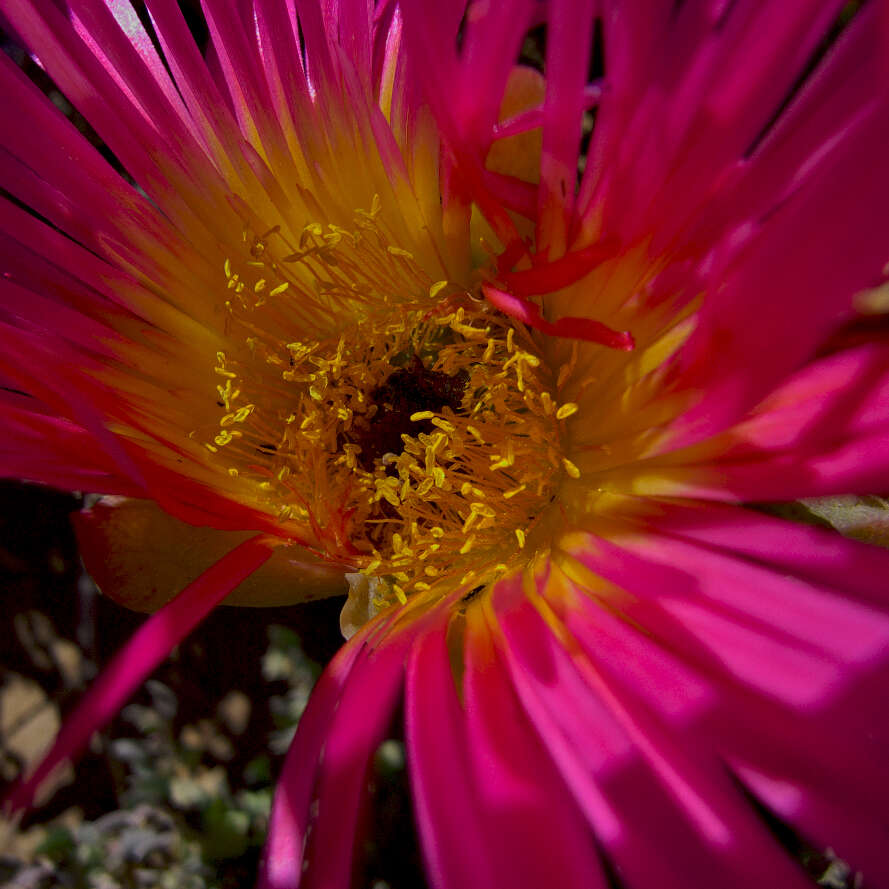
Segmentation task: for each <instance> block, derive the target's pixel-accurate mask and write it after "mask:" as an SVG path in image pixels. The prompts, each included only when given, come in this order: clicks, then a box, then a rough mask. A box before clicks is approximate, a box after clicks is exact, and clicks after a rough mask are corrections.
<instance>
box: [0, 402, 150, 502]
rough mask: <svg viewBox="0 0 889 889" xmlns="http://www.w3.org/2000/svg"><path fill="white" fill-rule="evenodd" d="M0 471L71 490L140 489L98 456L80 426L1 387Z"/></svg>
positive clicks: (111, 491)
mask: <svg viewBox="0 0 889 889" xmlns="http://www.w3.org/2000/svg"><path fill="white" fill-rule="evenodd" d="M0 421H2V424H3V440H2V442H0V476H3V477H6V478H21V479H28V480H31V481H41V482H44V483H45V484H50V485H53V486H54V487H57V488H66V489H68V490H72V491H104V492H106V493H109V494H126V495H128V496H131V497H138V496H139V495H140V494H141V493H143V492H142V491H141V489H140V488H139V487H138V486H137V485H135V484H134V483H133V482H132V481H130V480H129V479H127V478H125V477H123V476H121V475H119V474H118V473H117V472H116V470H115V467H114V465H113V463H112V461H111V460H103V459H102V452H101V451H100V450H99V449H98V448H97V447H96V442H95V439H94V438H93V437H92V436H91V435H90V434H89V433H88V432H87V431H86V430H85V429H83V428H81V427H80V426H77V425H76V424H74V423H72V422H70V421H69V420H66V419H63V418H61V417H56V416H53V415H52V414H50V413H48V412H46V411H45V410H42V409H41V407H40V405H39V403H38V402H36V401H35V400H34V399H33V398H28V397H26V396H23V395H16V394H14V393H11V392H4V391H2V390H0Z"/></svg>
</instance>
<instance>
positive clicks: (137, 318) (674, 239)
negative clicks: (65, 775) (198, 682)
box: [0, 0, 889, 889]
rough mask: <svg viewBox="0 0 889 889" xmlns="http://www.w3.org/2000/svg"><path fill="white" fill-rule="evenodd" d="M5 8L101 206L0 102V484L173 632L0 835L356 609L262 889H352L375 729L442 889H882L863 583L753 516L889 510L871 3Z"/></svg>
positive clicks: (84, 720)
mask: <svg viewBox="0 0 889 889" xmlns="http://www.w3.org/2000/svg"><path fill="white" fill-rule="evenodd" d="M2 9H3V13H4V16H5V18H6V19H7V21H8V24H9V27H10V28H11V29H12V33H13V34H14V35H16V38H17V39H18V40H20V41H21V43H22V45H23V46H26V47H27V49H28V51H29V52H30V53H32V54H33V58H34V59H35V60H36V61H37V63H38V64H39V65H40V66H41V67H42V68H43V69H44V70H45V72H46V73H47V74H48V75H49V77H50V78H52V79H53V81H54V82H55V83H56V84H57V85H58V87H59V89H60V90H61V92H62V93H63V94H64V95H65V96H66V97H67V99H68V100H70V102H71V103H72V104H73V105H74V106H75V107H77V108H78V109H79V111H80V112H81V113H82V114H83V115H84V116H85V118H86V120H87V121H88V122H89V124H90V125H91V126H92V128H93V129H94V130H95V133H96V134H98V137H99V139H100V140H101V142H102V143H103V145H104V146H107V149H108V151H110V153H111V154H112V155H113V158H114V165H112V164H110V163H109V161H108V160H106V159H105V158H104V157H103V156H102V154H100V152H99V151H97V150H96V149H95V148H93V147H92V145H91V144H90V142H88V141H87V140H86V139H85V138H84V137H83V136H82V135H81V134H80V133H78V132H77V131H76V130H75V128H74V127H73V126H72V125H71V124H70V123H69V122H68V120H66V118H65V117H64V116H63V115H62V114H61V113H60V112H59V111H58V110H57V109H56V108H55V107H54V106H53V105H52V103H50V102H49V101H48V100H47V99H46V98H45V97H44V96H43V95H42V94H41V93H40V92H39V91H38V90H37V89H36V88H35V87H34V86H33V85H32V84H31V83H30V82H29V81H28V80H27V79H26V77H25V76H24V75H23V74H22V72H21V70H20V69H19V68H18V67H17V66H16V65H15V64H13V63H12V62H11V61H10V60H9V59H8V58H6V57H2V58H0V78H2V94H3V96H4V98H3V101H2V103H0V115H2V121H0V131H2V134H3V135H2V143H3V148H4V154H3V158H2V163H0V171H2V177H3V182H2V184H3V187H4V188H5V189H6V190H7V191H8V193H9V194H10V195H11V196H12V199H11V200H5V201H4V202H3V204H2V216H0V220H2V238H3V241H2V255H3V276H2V279H0V293H2V302H0V375H2V378H0V382H2V384H3V387H4V388H3V390H2V392H0V401H2V405H3V412H4V417H3V427H2V431H0V436H2V445H0V447H2V454H3V466H2V468H3V470H4V472H5V473H6V474H8V475H13V476H20V477H24V478H29V479H34V480H40V481H44V482H47V483H49V484H53V485H57V486H62V487H68V488H73V489H80V490H90V491H99V492H103V493H105V494H108V495H114V496H113V497H112V498H106V499H105V500H103V501H100V503H99V504H98V505H97V506H96V507H95V508H94V509H93V510H91V511H90V512H89V513H87V514H84V515H83V516H81V517H80V519H79V533H80V537H81V542H82V546H83V550H84V554H85V557H86V560H87V564H88V565H89V566H90V568H91V570H93V572H94V574H95V575H96V577H97V579H98V581H99V583H100V585H101V586H102V587H103V589H104V590H105V591H106V592H108V593H109V594H110V595H113V596H116V597H118V598H121V599H122V600H124V601H126V602H128V603H129V604H133V605H135V606H138V607H141V608H143V609H145V610H152V609H154V608H157V607H158V606H160V605H163V607H161V608H160V610H159V611H157V613H156V614H155V615H153V616H152V617H151V618H149V619H148V621H147V623H146V624H145V625H144V627H143V628H142V630H141V631H140V632H139V633H138V634H137V635H136V636H135V637H134V639H133V640H132V642H131V643H130V644H129V646H128V647H127V648H126V649H125V650H124V651H123V652H122V654H121V655H120V657H119V659H118V661H117V662H116V664H115V665H114V666H113V667H112V668H111V669H110V670H109V671H108V672H107V673H106V674H105V675H104V676H103V677H102V678H101V679H100V680H99V681H98V683H97V685H96V686H95V687H94V688H93V690H92V691H91V692H90V693H89V694H88V695H87V697H86V698H85V700H84V702H83V704H82V705H81V707H80V709H79V710H78V711H76V712H75V714H74V715H73V717H72V718H71V721H69V723H68V724H67V726H66V728H65V729H64V730H63V732H62V734H61V736H60V738H59V740H58V741H57V743H56V746H55V747H54V748H53V750H52V751H51V752H50V753H49V755H48V757H47V759H46V760H45V761H44V763H43V764H42V765H41V766H40V767H39V768H38V769H37V771H36V772H35V773H34V774H33V775H32V776H31V777H30V779H29V780H28V781H27V782H26V783H25V784H23V785H21V786H20V787H19V788H18V789H17V790H16V791H15V792H14V793H13V796H12V802H13V803H14V804H16V805H25V804H28V803H29V802H30V800H31V799H32V796H33V793H34V791H35V790H36V788H37V787H38V785H39V784H40V783H41V782H42V781H43V780H44V779H45V778H46V776H47V775H48V773H49V772H50V771H51V770H52V769H53V767H54V766H56V765H57V764H58V763H59V762H60V761H61V760H63V759H65V758H67V757H69V756H71V755H73V754H74V753H76V751H77V750H78V749H79V748H80V747H82V745H83V744H84V743H85V741H86V739H87V738H88V736H89V733H90V732H91V731H92V730H93V729H95V728H96V727H97V726H98V725H100V724H101V723H102V722H103V721H104V720H106V719H107V718H109V716H110V715H111V714H112V713H113V712H114V710H115V708H116V707H118V706H119V705H120V703H121V702H122V700H123V699H124V698H125V697H126V696H127V695H128V694H129V693H130V691H132V689H133V688H134V687H135V685H136V684H137V683H138V682H139V681H140V680H141V679H142V678H143V677H144V676H145V675H146V674H147V673H148V672H149V671H150V670H151V669H152V667H153V666H154V665H155V664H156V663H157V662H158V660H159V659H160V658H161V657H162V656H163V655H164V653H165V652H166V651H167V650H168V649H169V648H170V647H171V646H172V645H174V644H175V643H176V642H177V641H178V639H180V638H181V637H182V636H183V635H184V634H185V633H186V632H187V631H188V630H189V629H190V628H191V627H192V626H193V625H194V624H195V623H196V622H197V621H198V620H200V619H201V617H202V616H203V615H204V614H206V613H207V611H208V610H209V609H211V608H212V607H213V606H214V605H215V604H216V603H218V602H220V601H222V600H223V599H226V597H230V598H229V601H233V600H238V601H241V602H247V603H251V602H252V603H257V604H260V603H262V602H269V601H298V600H300V599H305V598H310V597H312V596H318V595H324V594H333V593H338V592H345V591H346V590H347V589H348V590H349V598H348V601H347V605H346V606H345V608H344V611H343V627H344V631H345V632H346V634H347V635H350V636H351V639H350V641H349V642H348V643H347V644H346V645H345V646H344V647H343V649H342V650H341V651H340V653H339V654H338V655H337V656H336V657H335V659H334V660H333V662H332V663H331V665H330V666H329V668H328V669H327V671H326V672H325V674H324V675H323V677H322V678H321V680H320V682H319V685H318V687H317V689H316V691H315V693H314V697H313V699H312V701H311V703H310V705H309V708H308V710H307V712H306V714H305V716H304V718H303V720H302V722H301V725H300V728H299V732H298V734H297V736H296V738H295V741H294V744H293V747H292V749H291V752H290V754H289V756H288V759H287V762H286V764H285V767H284V772H283V774H282V776H281V781H280V786H279V790H278V793H277V797H276V800H275V803H274V807H273V813H272V819H271V827H270V837H269V845H268V850H267V855H266V859H265V862H264V865H263V870H262V874H261V877H260V883H261V886H263V887H266V889H284V887H295V886H296V885H300V886H307V887H316V886H324V887H339V886H348V885H351V883H352V880H353V877H355V875H357V874H360V872H361V867H362V853H361V846H360V844H357V843H356V839H355V833H356V830H357V829H358V826H359V823H360V821H361V817H360V816H361V814H362V812H363V811H364V807H365V805H366V803H367V794H368V788H367V777H366V776H367V771H368V768H369V763H370V761H371V758H372V756H373V753H374V751H375V749H376V747H377V746H378V745H379V743H380V742H381V741H382V740H383V739H384V738H385V737H386V736H387V732H388V731H389V728H390V725H391V723H392V720H393V717H394V714H396V712H398V711H399V710H400V708H401V707H402V704H403V713H404V723H405V738H406V746H407V762H408V771H409V777H410V783H411V792H412V797H413V801H414V809H415V815H416V821H417V824H418V828H419V837H420V842H421V846H422V850H423V855H424V862H425V866H426V870H427V874H428V879H429V882H430V884H431V885H432V886H433V887H436V889H467V887H492V886H510V887H540V886H559V887H583V889H589V887H605V886H613V885H621V886H627V887H632V889H654V887H658V889H663V887H689V886H701V887H704V886H706V887H713V886H719V887H720V889H733V887H748V886H752V885H765V886H781V887H796V886H799V887H803V886H807V885H810V883H809V879H808V877H807V876H806V875H805V873H804V871H803V870H802V869H801V867H800V866H799V865H798V864H797V863H796V862H795V861H794V859H793V858H792V857H791V856H790V855H788V854H787V853H786V852H785V851H784V849H783V848H782V846H781V844H780V843H779V842H778V840H777V839H776V838H775V835H774V834H773V833H772V832H771V830H770V829H769V827H768V826H767V823H766V820H765V819H764V817H763V816H764V814H766V813H770V814H771V815H772V816H775V817H777V818H779V819H781V820H783V821H785V822H786V823H788V824H790V825H791V826H792V827H793V828H794V829H795V830H796V831H798V833H799V834H800V835H802V836H803V837H804V838H805V840H806V841H807V842H809V843H811V844H814V845H815V846H825V845H827V844H830V845H832V846H833V847H834V848H836V849H837V850H838V852H839V853H840V854H841V855H843V856H844V857H846V858H847V859H848V860H849V861H850V862H851V863H852V864H853V865H854V866H855V867H857V868H861V869H862V870H863V871H864V872H865V874H866V875H867V879H868V881H869V885H873V886H889V858H887V856H886V837H887V835H889V834H887V828H889V825H887V818H886V812H887V807H886V794H887V790H889V780H887V779H889V770H887V762H886V758H885V750H886V747H885V746H884V745H885V743H886V740H887V729H889V724H887V718H886V712H885V707H883V705H882V702H881V700H882V696H881V694H880V689H881V687H882V688H883V692H885V685H884V684H885V682H886V680H887V675H889V674H887V661H889V610H887V604H889V603H887V596H886V577H887V576H889V553H887V552H885V551H883V550H880V549H878V548H876V547H870V546H867V545H865V544H861V543H857V542H853V541H849V540H844V539H842V538H839V537H838V536H835V535H831V534H829V533H828V532H826V531H822V530H820V529H815V528H810V527H803V526H794V525H790V524H787V523H783V522H781V521H779V520H778V519H775V518H772V517H770V516H768V515H766V514H764V513H762V512H760V511H754V510H751V509H748V508H744V507H742V506H740V505H739V504H742V503H749V502H755V501H767V500H789V499H793V498H797V497H804V496H818V495H822V494H831V493H867V492H868V491H875V490H879V491H884V490H886V488H887V471H886V467H887V461H886V457H885V455H886V453H887V446H889V351H887V348H886V345H887V343H886V339H885V332H884V331H882V330H881V329H880V327H879V325H878V324H874V323H870V322H868V321H867V319H866V318H865V316H864V315H863V314H862V313H866V312H867V311H868V310H872V311H878V310H879V299H877V298H876V297H873V298H872V297H870V296H869V293H870V292H872V289H873V288H877V287H879V285H880V284H881V281H882V280H883V273H884V269H885V266H886V262H887V260H889V217H887V207H889V165H887V164H886V163H885V150H886V149H885V146H886V145H887V144H889V70H887V67H886V58H887V13H886V3H884V2H877V0H873V2H870V3H864V4H851V5H848V4H844V3H843V2H827V0H809V2H806V0H799V2H792V3H790V2H788V3H761V2H754V0H736V2H733V3H725V2H715V0H713V2H704V0H685V2H682V3H676V2H673V0H551V2H548V3H541V2H534V0H512V2H503V3H488V2H475V3H471V4H469V5H468V7H467V5H466V4H465V3H464V2H452V0H436V2H434V3H432V2H425V0H403V2H401V3H395V2H381V3H378V4H372V3H355V2H351V0H342V2H328V3H324V4H317V3H315V2H313V0H296V2H295V3H293V4H284V3H278V2H273V0H252V2H250V0H247V2H243V3H234V2H231V0H205V2H204V4H203V9H204V15H205V17H206V24H207V29H208V32H209V38H208V45H207V49H206V52H205V53H204V54H201V52H199V50H198V48H197V46H196V45H195V42H194V39H193V38H192V35H191V33H190V32H189V30H188V29H187V28H186V25H185V22H184V20H183V18H182V16H181V14H180V12H179V9H178V6H177V4H176V3H174V2H173V0H148V2H147V3H146V12H145V14H138V15H137V13H136V12H135V11H134V10H133V8H131V7H130V6H129V5H128V3H127V2H125V0H107V2H105V3H102V2H97V0H62V2H50V0H4V2H3V4H2ZM529 33H533V34H534V35H535V41H534V43H533V48H536V49H540V48H541V47H543V50H542V52H543V58H542V62H541V63H540V64H537V65H536V67H535V66H534V65H533V64H531V63H530V55H533V53H526V55H525V56H524V57H523V56H522V55H521V51H522V47H523V41H524V39H525V37H526V35H528V34H529ZM587 137H589V138H588V145H587ZM582 146H583V151H581V147H582ZM873 292H876V291H873ZM180 587H184V589H183V590H182V592H180V593H179V594H178V595H175V597H173V596H174V594H175V593H177V590H178V589H179V588H180ZM171 597H172V598H171ZM167 599H170V601H169V603H168V604H164V602H166V600H167Z"/></svg>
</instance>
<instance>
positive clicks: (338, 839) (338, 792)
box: [301, 630, 412, 889]
mask: <svg viewBox="0 0 889 889" xmlns="http://www.w3.org/2000/svg"><path fill="white" fill-rule="evenodd" d="M411 637H412V633H411V632H410V631H409V630H406V631H402V632H395V633H393V634H392V635H391V636H390V637H389V638H387V639H386V640H384V641H383V642H381V643H379V644H378V647H374V648H373V649H372V650H371V651H369V652H368V654H367V657H366V658H363V659H361V660H360V661H356V663H355V664H354V665H353V667H352V671H351V673H350V676H349V681H348V682H347V683H346V684H345V686H344V688H343V691H342V694H341V695H340V698H339V703H338V706H337V709H336V714H335V715H334V717H333V720H332V722H331V725H330V728H329V729H328V731H327V734H326V737H325V740H324V747H323V752H322V753H321V755H320V758H319V761H318V771H317V775H316V778H315V794H316V799H317V814H313V815H312V817H311V821H310V828H309V829H310V830H311V835H310V838H309V843H308V848H307V849H306V852H305V858H306V864H304V869H305V874H304V876H303V883H301V886H302V889H347V887H348V886H350V885H351V880H352V873H353V869H354V868H355V867H356V864H357V862H356V861H355V858H354V856H355V852H356V847H355V837H356V834H357V833H358V825H359V816H360V814H361V811H362V809H363V806H364V804H365V802H366V800H367V782H368V769H369V767H370V763H371V759H372V757H373V755H374V752H375V751H376V749H377V747H378V746H379V745H380V743H381V742H382V741H383V740H384V739H385V737H386V731H387V729H388V728H389V725H390V723H391V722H392V719H393V716H394V711H395V708H396V706H397V704H398V702H399V700H400V698H401V692H402V687H403V682H404V662H405V658H406V656H407V651H408V646H409V644H410V641H411ZM353 644H354V642H353Z"/></svg>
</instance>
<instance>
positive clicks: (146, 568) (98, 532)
mask: <svg viewBox="0 0 889 889" xmlns="http://www.w3.org/2000/svg"><path fill="white" fill-rule="evenodd" d="M73 523H74V529H75V532H76V533H77V539H78V542H79V544H80V551H81V555H82V556H83V561H84V564H85V565H86V569H87V571H89V573H90V574H91V575H92V577H93V579H94V580H95V582H96V585H97V586H98V587H99V589H100V590H101V591H102V593H104V594H105V595H106V596H108V597H109V598H110V599H113V600H114V601H115V602H118V603H120V604H121V605H125V606H126V607H127V608H132V609H133V610H135V611H143V612H150V611H156V610H157V609H158V608H160V607H161V606H162V605H164V604H165V603H166V602H168V601H169V600H170V599H172V598H173V597H174V596H175V595H176V594H177V593H178V592H179V591H180V590H181V589H182V588H183V587H184V586H186V585H187V584H189V583H191V581H193V580H194V579H195V578H197V577H198V576H199V575H200V574H201V573H203V572H204V571H205V570H206V569H207V568H209V567H210V566H211V565H212V564H214V563H215V562H216V561H218V560H219V559H220V558H222V556H224V555H225V554H226V553H227V552H228V551H229V550H231V549H232V548H233V547H235V546H237V545H238V544H239V543H241V542H242V541H243V540H246V539H247V538H248V537H251V536H253V535H254V534H255V533H256V532H255V531H217V530H216V529H215V528H207V527H197V526H195V525H189V524H187V523H186V522H182V521H179V519H174V518H172V517H171V516H169V515H167V513H165V512H164V511H163V510H162V509H161V508H160V507H159V506H157V504H155V503H154V502H152V501H150V500H132V499H129V498H126V497H103V498H102V499H100V500H99V501H98V502H97V503H96V504H95V505H94V506H92V507H91V508H90V509H88V510H85V511H84V512H81V513H77V514H76V515H74V516H73ZM345 571H346V569H345V568H341V567H339V566H336V565H331V564H330V563H328V562H324V561H322V560H321V559H319V558H318V557H317V556H315V555H313V554H312V553H310V552H309V551H308V550H306V549H303V548H302V547H298V546H293V545H291V546H282V547H281V548H280V549H278V550H276V551H275V553H274V554H273V555H272V557H271V558H270V559H269V560H268V562H266V563H265V565H263V567H262V568H260V569H259V570H258V571H256V572H255V573H254V574H252V575H251V576H250V577H248V578H247V579H246V580H244V581H243V582H242V583H241V584H240V585H239V586H238V587H236V588H235V590H234V592H233V593H232V594H231V595H230V596H229V597H228V598H227V599H226V600H225V604H226V605H250V606H260V607H263V606H275V605H292V604H295V603H297V602H307V601H309V600H311V599H322V598H325V597H327V596H337V595H345V594H346V592H347V591H348V584H347V583H346V580H345V576H344V574H345Z"/></svg>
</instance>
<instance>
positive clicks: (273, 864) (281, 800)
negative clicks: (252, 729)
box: [257, 639, 367, 889]
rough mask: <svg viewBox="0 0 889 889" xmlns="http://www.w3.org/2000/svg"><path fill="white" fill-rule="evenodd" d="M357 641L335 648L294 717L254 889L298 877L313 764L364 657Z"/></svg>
mask: <svg viewBox="0 0 889 889" xmlns="http://www.w3.org/2000/svg"><path fill="white" fill-rule="evenodd" d="M363 641H364V640H363V639H361V640H360V641H358V642H357V643H356V642H355V641H353V642H352V644H349V645H346V646H345V647H344V648H341V649H340V651H339V652H338V653H337V655H336V656H335V657H334V659H333V660H332V661H331V662H330V664H329V665H328V667H327V669H326V670H325V671H324V673H323V674H322V676H321V678H320V679H319V680H318V684H317V685H316V686H315V688H314V690H313V691H312V696H311V698H310V699H309V704H308V706H307V707H306V711H305V713H303V715H302V717H301V718H300V721H299V729H298V730H297V733H296V736H295V737H294V739H293V743H292V744H291V745H290V749H289V750H288V751H287V758H286V759H285V760H284V767H283V769H282V771H281V777H280V779H279V781H278V787H277V790H276V792H275V799H274V803H273V804H272V813H271V818H270V820H269V835H268V840H267V842H266V846H265V854H264V856H263V864H262V869H261V871H260V876H259V883H258V884H257V889H293V887H295V886H296V885H298V884H299V881H300V879H301V877H302V872H303V860H304V851H305V844H306V841H307V839H308V826H309V806H310V803H311V801H312V798H313V794H314V789H315V776H316V774H317V768H318V760H319V758H320V756H321V750H322V748H323V747H324V743H325V741H326V739H327V733H328V731H329V729H330V725H331V723H332V722H333V717H334V714H335V713H336V709H337V707H338V706H339V698H340V695H341V694H342V690H343V686H344V685H345V683H346V681H347V680H348V678H349V675H350V672H351V670H352V667H353V665H354V664H355V662H356V660H358V659H359V658H366V657H367V651H366V649H365V648H364V647H363V645H362V643H363Z"/></svg>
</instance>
